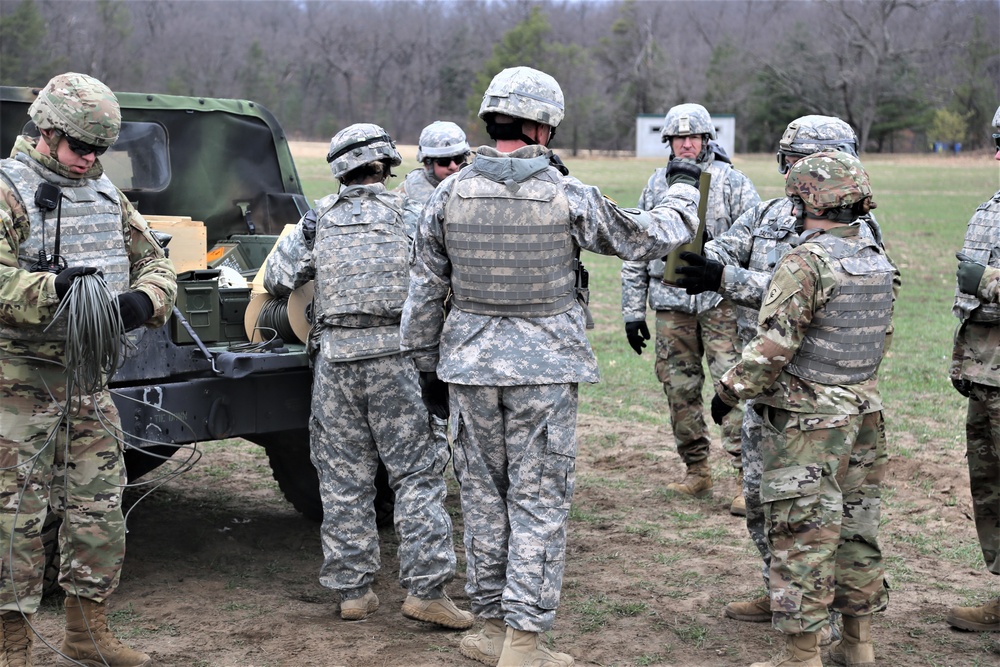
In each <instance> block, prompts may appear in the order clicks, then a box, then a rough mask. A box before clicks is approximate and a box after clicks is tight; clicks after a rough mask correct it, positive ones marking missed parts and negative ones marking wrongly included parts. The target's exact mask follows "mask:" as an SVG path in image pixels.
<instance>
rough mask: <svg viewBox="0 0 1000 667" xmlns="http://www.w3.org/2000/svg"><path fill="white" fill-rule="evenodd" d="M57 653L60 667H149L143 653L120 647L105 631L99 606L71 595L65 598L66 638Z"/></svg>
mask: <svg viewBox="0 0 1000 667" xmlns="http://www.w3.org/2000/svg"><path fill="white" fill-rule="evenodd" d="M59 652H60V653H62V655H63V656H64V657H62V658H61V661H62V664H64V665H86V666H87V667H150V666H151V665H152V664H153V661H152V660H151V659H150V657H149V656H148V655H146V654H145V653H140V652H138V651H133V650H132V649H130V648H129V647H127V646H125V645H124V644H122V643H121V642H120V641H118V639H117V638H116V637H115V636H114V635H113V634H111V630H109V629H108V618H107V612H106V611H105V608H104V603H103V602H95V601H94V600H89V599H87V598H81V597H77V596H75V595H71V596H67V597H66V636H65V638H64V639H63V643H62V646H60V647H59Z"/></svg>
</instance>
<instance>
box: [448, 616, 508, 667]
mask: <svg viewBox="0 0 1000 667" xmlns="http://www.w3.org/2000/svg"><path fill="white" fill-rule="evenodd" d="M506 638H507V626H506V625H504V622H503V621H502V620H500V619H499V618H489V619H487V620H486V624H485V625H483V629H482V630H480V631H479V632H477V633H476V634H474V635H466V636H464V637H462V643H461V644H459V645H458V651H459V653H461V654H462V655H464V656H465V657H466V658H471V659H473V660H475V661H476V662H481V663H483V664H484V665H489V666H490V667H494V665H496V664H497V661H498V660H499V659H500V652H501V651H503V642H504V639H506Z"/></svg>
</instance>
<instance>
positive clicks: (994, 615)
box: [947, 107, 1000, 632]
mask: <svg viewBox="0 0 1000 667" xmlns="http://www.w3.org/2000/svg"><path fill="white" fill-rule="evenodd" d="M993 142H994V144H995V145H996V153H995V155H994V156H993V157H994V158H995V159H996V160H1000V107H998V108H997V112H996V114H995V115H994V116H993ZM962 252H963V253H964V254H965V256H967V258H968V259H966V260H963V261H961V262H960V263H959V265H958V271H957V276H958V288H957V289H956V290H955V307H954V313H955V315H956V316H957V317H958V319H959V320H960V324H959V325H958V331H957V332H956V334H955V348H954V351H953V353H952V363H951V368H950V370H949V375H950V376H951V381H952V384H954V385H955V389H957V390H958V392H959V393H961V394H962V396H965V397H967V398H968V399H969V409H968V413H967V415H966V419H965V435H966V448H967V452H968V461H969V485H970V487H971V489H972V507H973V513H974V515H975V517H976V532H977V533H978V534H979V545H980V546H981V547H982V550H983V558H984V559H985V561H986V569H987V570H989V571H990V572H991V573H992V574H1000V370H998V369H1000V338H998V337H997V336H998V333H1000V191H998V192H997V193H996V194H995V195H993V198H992V199H990V200H989V201H987V202H984V203H983V204H981V205H980V206H979V208H977V209H976V213H975V214H974V215H973V216H972V219H971V220H969V226H968V228H967V230H966V232H965V244H964V245H963V246H962ZM947 621H948V623H950V624H951V625H953V626H954V627H956V628H960V629H962V630H971V631H974V632H1000V598H994V599H992V600H990V601H989V602H987V603H986V604H984V605H981V606H978V607H953V608H952V609H951V610H950V611H949V613H948V616H947Z"/></svg>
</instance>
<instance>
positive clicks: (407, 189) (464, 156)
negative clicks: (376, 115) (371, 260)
mask: <svg viewBox="0 0 1000 667" xmlns="http://www.w3.org/2000/svg"><path fill="white" fill-rule="evenodd" d="M471 152H472V149H471V148H470V147H469V142H468V140H467V139H466V138H465V132H463V131H462V128H460V127H459V126H458V125H456V124H455V123H451V122H448V121H443V120H436V121H434V122H433V123H431V124H430V125H428V126H427V127H425V128H424V129H423V131H422V132H421V133H420V139H419V143H418V144H417V161H418V162H420V163H421V164H422V165H423V166H422V167H419V168H417V169H414V170H413V171H411V172H410V173H408V174H407V175H406V178H405V179H404V180H403V182H402V183H400V184H399V187H397V188H396V189H395V190H394V192H397V193H399V194H400V195H402V196H404V197H406V200H405V202H404V204H403V221H404V222H405V223H406V235H407V236H409V237H410V238H411V239H412V238H413V236H414V234H416V230H417V218H419V217H420V211H421V209H423V207H424V204H425V203H426V202H427V200H428V199H430V197H431V195H432V194H434V188H436V187H437V186H438V185H439V184H440V183H441V181H443V180H444V179H446V178H448V177H449V176H451V175H452V174H454V173H455V172H456V171H458V170H459V169H461V168H462V167H464V166H465V164H466V162H468V160H469V154H470V153H471Z"/></svg>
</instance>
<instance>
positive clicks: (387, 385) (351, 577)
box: [264, 123, 473, 630]
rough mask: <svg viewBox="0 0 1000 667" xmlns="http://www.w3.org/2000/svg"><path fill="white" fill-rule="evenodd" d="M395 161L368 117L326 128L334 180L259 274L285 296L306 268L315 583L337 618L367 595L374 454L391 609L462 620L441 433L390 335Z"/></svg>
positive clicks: (401, 246)
mask: <svg viewBox="0 0 1000 667" xmlns="http://www.w3.org/2000/svg"><path fill="white" fill-rule="evenodd" d="M401 161H402V160H401V158H400V156H399V153H398V152H397V151H396V145H395V143H394V142H393V140H392V138H391V137H390V136H389V135H388V134H387V133H386V131H385V130H384V129H383V128H381V127H379V126H378V125H373V124H371V123H357V124H355V125H351V126H349V127H346V128H344V129H343V130H341V131H340V132H338V133H337V134H336V135H334V137H333V139H332V140H331V142H330V152H329V154H328V155H327V162H329V163H330V168H331V171H332V172H333V175H334V177H335V178H336V179H337V180H338V181H339V182H340V189H339V191H338V192H336V193H334V194H331V195H328V196H326V197H324V198H323V199H320V200H319V201H317V202H316V207H315V208H314V209H312V210H310V211H309V212H308V213H306V215H305V216H303V218H302V220H300V221H299V223H298V224H297V225H296V227H295V229H294V231H293V232H292V233H290V234H288V235H287V236H285V237H284V238H283V239H281V241H279V242H278V244H277V246H276V247H275V250H274V253H273V254H272V255H271V257H270V258H269V259H268V262H267V266H266V268H265V272H264V287H265V289H266V290H267V291H268V292H269V293H271V294H272V295H274V296H277V297H285V296H288V295H289V294H291V292H292V291H294V290H295V289H298V288H299V287H301V286H303V285H304V284H305V283H307V282H309V281H310V280H312V281H314V297H313V302H312V309H313V315H312V319H313V326H312V330H311V332H310V340H309V352H310V357H311V360H312V365H313V388H312V418H311V420H310V424H311V426H310V439H309V446H310V449H311V454H312V460H313V461H314V462H315V463H316V468H317V472H318V474H319V480H320V495H321V496H322V498H323V507H324V514H323V527H322V531H321V539H322V542H323V555H324V562H323V567H322V569H321V570H320V583H322V584H323V585H324V586H326V587H327V588H331V589H333V590H335V591H337V592H338V593H339V594H340V598H341V602H340V616H341V618H343V619H344V620H350V621H356V620H361V619H364V618H366V617H368V616H370V615H371V614H373V613H374V612H375V611H376V610H377V609H378V606H379V600H378V597H377V596H376V595H375V593H374V591H372V589H371V586H372V582H373V581H374V579H375V575H376V573H377V571H378V564H379V546H378V528H377V526H376V523H375V511H374V509H373V508H374V501H375V474H376V470H377V468H378V463H379V460H380V459H381V460H382V462H383V463H384V464H385V468H386V471H387V472H388V475H389V483H390V485H391V486H392V488H393V489H394V490H395V492H396V507H395V517H396V530H397V532H398V533H399V561H400V584H401V585H402V586H403V587H404V588H406V589H407V590H408V591H409V594H408V595H407V597H406V600H405V601H404V602H403V606H402V614H403V615H404V616H406V617H408V618H413V619H417V620H421V621H427V622H430V623H435V624H437V625H440V626H443V627H447V628H453V629H459V630H461V629H465V628H468V627H470V626H471V625H472V623H473V617H472V614H470V613H469V612H467V611H462V610H460V609H458V608H457V607H456V606H455V604H454V603H453V602H452V601H451V600H450V599H449V598H448V595H447V594H446V593H445V585H446V584H447V583H448V582H450V581H451V580H452V578H453V577H454V576H455V550H454V547H453V545H452V524H451V518H450V517H449V516H448V512H447V511H446V510H445V508H444V498H445V495H446V489H445V481H444V477H443V472H444V465H445V461H447V459H448V443H447V441H441V440H436V439H435V438H434V437H433V436H432V434H431V430H430V421H429V419H428V407H427V406H426V405H425V404H424V403H423V402H422V400H421V393H420V386H419V377H418V374H417V369H416V367H415V366H414V365H413V362H412V360H410V359H409V358H407V357H404V356H403V355H402V354H401V353H400V349H399V321H400V314H401V312H402V309H403V301H404V300H405V299H406V292H407V285H408V282H409V263H408V261H407V257H408V254H409V247H410V241H409V239H408V238H407V235H406V231H405V229H404V226H403V217H402V198H401V197H400V196H399V195H398V194H396V193H393V192H388V191H387V190H386V188H385V181H386V179H387V178H389V176H390V172H391V169H392V167H396V166H399V164H400V163H401ZM345 499H346V500H345Z"/></svg>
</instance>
